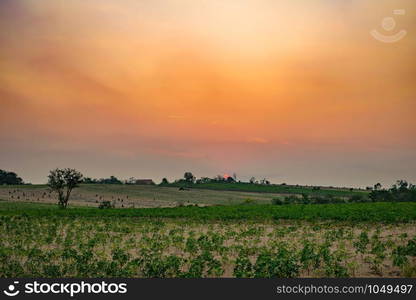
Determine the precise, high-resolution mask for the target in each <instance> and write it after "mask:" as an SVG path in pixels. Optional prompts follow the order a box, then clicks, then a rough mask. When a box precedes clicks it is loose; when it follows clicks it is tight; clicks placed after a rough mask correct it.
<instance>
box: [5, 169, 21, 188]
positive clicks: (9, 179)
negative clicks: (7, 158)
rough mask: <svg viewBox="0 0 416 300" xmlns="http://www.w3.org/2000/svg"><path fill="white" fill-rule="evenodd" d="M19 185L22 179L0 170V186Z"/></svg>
mask: <svg viewBox="0 0 416 300" xmlns="http://www.w3.org/2000/svg"><path fill="white" fill-rule="evenodd" d="M3 184H7V185H10V184H11V185H20V184H23V179H22V178H20V177H19V176H17V174H16V173H14V172H8V171H4V170H1V169H0V185H3Z"/></svg>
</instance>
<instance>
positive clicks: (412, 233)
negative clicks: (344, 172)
mask: <svg viewBox="0 0 416 300" xmlns="http://www.w3.org/2000/svg"><path fill="white" fill-rule="evenodd" d="M371 209H372V210H373V211H374V213H373V214H369V213H368V212H369V211H370V210H371ZM270 211H271V212H270ZM314 211H315V212H316V213H315V215H312V216H313V217H312V218H311V214H313V212H314ZM318 211H320V212H321V213H320V214H318V213H317V212H318ZM336 214H338V218H334V216H336ZM415 222H416V204H415V203H353V204H322V205H287V206H273V205H236V206H212V207H175V208H153V209H149V208H146V209H108V210H104V209H103V210H100V209H97V208H93V207H72V208H68V209H66V210H63V209H58V208H57V207H56V206H55V205H48V204H38V203H35V204H33V203H19V202H9V201H0V234H1V237H2V238H1V239H0V276H1V277H38V276H39V277H185V278H190V277H192V278H194V277H262V278H264V277H416V223H415Z"/></svg>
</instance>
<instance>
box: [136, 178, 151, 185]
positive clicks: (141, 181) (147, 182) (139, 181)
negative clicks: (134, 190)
mask: <svg viewBox="0 0 416 300" xmlns="http://www.w3.org/2000/svg"><path fill="white" fill-rule="evenodd" d="M135 184H142V185H154V184H155V183H154V182H153V180H152V179H136V181H135Z"/></svg>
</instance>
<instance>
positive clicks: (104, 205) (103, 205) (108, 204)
mask: <svg viewBox="0 0 416 300" xmlns="http://www.w3.org/2000/svg"><path fill="white" fill-rule="evenodd" d="M114 207H115V205H114V204H113V203H111V201H102V202H101V203H100V205H99V206H98V208H99V209H104V208H114Z"/></svg>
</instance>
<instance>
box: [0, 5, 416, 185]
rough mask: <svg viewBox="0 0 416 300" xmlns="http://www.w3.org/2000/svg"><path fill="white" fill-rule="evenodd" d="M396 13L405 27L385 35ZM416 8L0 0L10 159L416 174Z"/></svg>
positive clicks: (110, 166)
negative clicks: (381, 35)
mask: <svg viewBox="0 0 416 300" xmlns="http://www.w3.org/2000/svg"><path fill="white" fill-rule="evenodd" d="M399 8H402V9H406V15H404V16H395V19H396V23H397V30H399V29H402V28H403V29H406V31H407V32H408V34H407V36H405V37H404V38H403V39H402V40H400V41H399V42H397V43H394V44H393V43H391V44H387V43H382V42H380V41H377V40H376V39H374V38H373V37H372V36H371V35H370V33H369V32H370V30H372V29H378V30H379V31H380V32H382V29H380V28H381V27H380V22H381V20H382V19H383V17H385V16H392V11H393V10H394V9H399ZM415 14H416V2H415V1H412V0H408V1H401V0H400V1H384V0H382V1H367V0H364V1H358V0H357V1H341V0H334V1H326V0H318V1H306V0H297V1H270V0H260V1H254V0H253V1H241V0H240V1H237V0H222V1H214V0H212V1H206V0H163V1H162V0H151V1H150V0H149V1H145V0H142V1H133V0H122V1H117V0H96V1H83V0H72V1H65V0H43V1H37V0H2V1H1V2H0V28H1V30H0V70H1V72H0V103H1V110H0V127H1V132H0V142H1V148H0V164H1V166H2V168H5V169H13V170H15V171H17V172H18V173H19V174H20V175H21V176H22V177H24V178H25V179H27V181H32V182H44V181H46V175H47V172H48V170H49V169H51V168H53V167H58V166H59V167H65V166H72V167H75V168H77V169H80V170H82V171H84V173H85V174H86V175H88V176H93V177H105V176H109V175H116V176H119V177H121V178H128V177H130V176H135V177H138V178H154V179H155V180H160V179H161V178H162V177H168V178H171V179H173V178H178V177H180V176H182V174H183V173H184V172H185V171H192V172H193V173H194V174H195V175H196V176H198V177H200V176H214V175H216V174H233V173H234V172H236V173H237V175H238V176H239V177H241V178H244V179H248V178H250V177H251V176H255V177H256V178H267V179H269V180H271V181H273V182H278V183H279V182H288V183H289V182H290V183H295V184H296V183H299V184H327V185H353V186H365V185H369V184H374V183H376V182H382V183H386V184H390V183H392V182H393V181H395V180H396V179H407V180H410V181H416V172H415V170H416V142H415V140H416V139H415V130H416V118H415V110H416V102H415V101H416V56H415V53H416V38H415V35H416V23H415V21H414V20H416V18H415ZM394 32H395V31H394ZM385 33H386V32H385ZM225 176H226V175H224V177H225Z"/></svg>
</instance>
